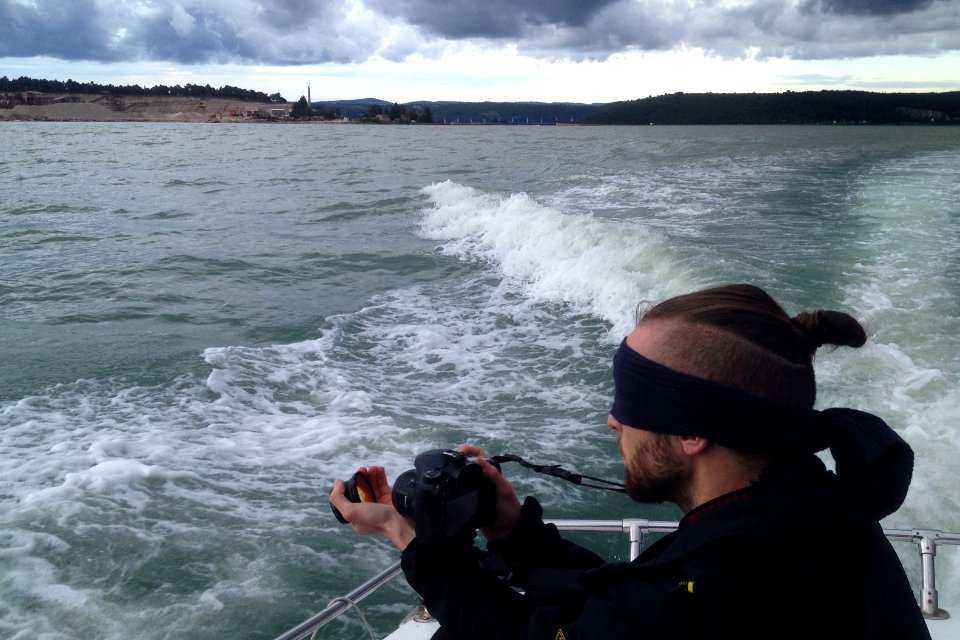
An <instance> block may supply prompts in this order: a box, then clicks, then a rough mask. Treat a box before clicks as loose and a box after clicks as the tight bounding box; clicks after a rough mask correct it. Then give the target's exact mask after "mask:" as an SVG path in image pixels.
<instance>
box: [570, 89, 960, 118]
mask: <svg viewBox="0 0 960 640" xmlns="http://www.w3.org/2000/svg"><path fill="white" fill-rule="evenodd" d="M582 122H583V123H584V124H641V125H643V124H906V123H913V124H960V91H951V92H945V93H873V92H869V91H798V92H794V91H787V92H785V93H673V94H669V95H663V96H657V97H651V98H644V99H642V100H631V101H627V102H613V103H610V104H607V105H604V106H602V107H600V108H598V109H596V110H594V111H593V112H591V113H589V114H587V115H585V116H584V118H583V120H582Z"/></svg>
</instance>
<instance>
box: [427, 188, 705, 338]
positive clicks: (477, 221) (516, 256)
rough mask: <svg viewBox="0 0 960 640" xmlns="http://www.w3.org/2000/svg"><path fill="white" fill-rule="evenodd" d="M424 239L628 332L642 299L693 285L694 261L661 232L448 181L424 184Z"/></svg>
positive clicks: (520, 195)
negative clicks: (484, 263) (427, 202)
mask: <svg viewBox="0 0 960 640" xmlns="http://www.w3.org/2000/svg"><path fill="white" fill-rule="evenodd" d="M423 193H425V194H426V195H428V196H429V197H430V201H431V204H432V206H431V207H428V208H427V209H425V211H424V219H423V223H422V226H421V231H422V233H423V235H424V236H426V237H428V238H431V239H435V240H442V241H444V245H443V251H444V253H446V254H450V255H457V256H459V257H461V258H463V259H467V260H470V259H474V260H484V261H487V262H489V263H491V264H494V265H496V267H497V269H498V270H499V271H501V272H502V273H503V274H504V275H505V276H506V277H507V278H510V279H513V280H515V281H517V282H520V283H522V286H523V288H524V292H525V294H526V295H527V296H529V297H531V298H532V299H536V300H543V301H562V302H566V303H570V304H572V305H574V306H575V307H577V308H579V309H582V310H585V311H588V312H589V313H591V314H593V315H594V316H596V317H598V318H602V319H603V320H606V321H607V322H608V323H610V325H611V326H612V329H611V333H612V335H615V336H622V335H623V334H625V333H627V332H628V331H629V330H630V329H631V327H632V320H633V315H634V313H633V312H634V308H635V305H636V303H637V302H638V301H639V300H644V299H647V300H657V299H660V298H663V297H666V296H669V295H673V294H676V293H680V292H682V291H685V290H688V289H690V288H691V287H692V286H693V281H692V277H691V266H690V264H689V263H688V262H684V261H683V260H682V259H680V258H678V255H677V253H676V252H675V251H674V248H673V247H671V246H670V245H668V244H667V242H666V240H665V239H664V238H663V237H662V236H661V235H660V234H658V233H657V232H655V231H652V230H650V229H649V228H647V227H644V226H640V225H638V224H632V223H629V222H620V221H603V220H599V219H596V218H594V217H593V216H590V215H587V214H564V213H561V212H560V211H557V210H556V209H553V208H550V207H546V206H543V205H540V204H538V203H537V202H535V201H534V200H533V199H531V198H530V197H529V196H527V195H526V194H523V193H516V194H512V195H510V196H506V197H504V196H500V195H493V194H486V193H483V192H480V191H478V190H476V189H473V188H471V187H467V186H463V185H460V184H457V183H454V182H450V181H446V182H441V183H438V184H433V185H431V186H429V187H426V188H424V189H423Z"/></svg>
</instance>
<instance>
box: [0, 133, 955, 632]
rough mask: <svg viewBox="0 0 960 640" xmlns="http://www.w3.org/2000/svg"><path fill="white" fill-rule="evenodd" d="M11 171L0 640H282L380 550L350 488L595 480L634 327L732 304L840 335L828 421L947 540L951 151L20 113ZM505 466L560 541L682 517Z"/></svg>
mask: <svg viewBox="0 0 960 640" xmlns="http://www.w3.org/2000/svg"><path fill="white" fill-rule="evenodd" d="M0 150H2V152H0V332H2V336H3V338H2V347H0V349H2V351H0V635H2V636H3V637H9V638H23V639H25V638H48V639H58V640H59V639H67V638H70V639H73V638H77V639H79V638H105V639H120V638H129V637H138V638H143V639H160V638H218V637H232V638H273V637H275V636H276V635H278V634H279V633H280V632H282V631H284V630H285V629H287V628H288V627H290V626H292V625H293V624H295V623H297V622H299V621H300V620H302V619H303V618H305V617H307V616H308V615H309V614H310V613H312V612H314V611H316V610H319V609H320V608H322V607H323V606H324V605H325V604H326V603H327V602H328V601H329V600H330V599H331V598H333V597H334V596H337V595H342V594H343V593H345V592H346V591H348V590H349V589H350V588H352V587H353V586H355V584H356V583H358V582H359V581H360V580H361V579H363V578H365V577H366V576H369V575H371V574H372V573H373V572H375V571H376V570H378V569H379V568H381V567H383V566H386V564H387V563H388V562H389V561H390V560H391V559H392V558H393V557H394V556H395V554H394V552H393V550H392V549H391V548H390V547H389V545H388V544H387V543H385V542H381V541H376V540H371V539H363V538H359V537H356V536H354V535H352V534H351V533H350V532H349V529H347V528H346V527H340V526H339V525H338V524H337V523H336V521H335V520H334V519H333V517H332V515H331V514H330V511H329V508H328V505H327V502H326V495H327V493H328V491H329V486H330V484H331V483H332V481H333V479H334V478H336V477H343V476H346V475H347V474H349V473H351V472H352V471H353V470H354V469H355V468H356V467H357V466H358V465H360V464H364V463H374V462H384V463H386V464H387V466H388V470H390V471H391V476H392V477H394V476H395V475H396V474H399V473H400V472H401V471H403V470H405V469H407V468H409V467H410V465H411V463H412V459H413V456H414V455H415V453H417V452H419V451H421V450H424V449H427V448H435V447H441V446H449V445H455V444H459V443H462V442H466V441H470V442H475V443H478V444H481V445H483V446H484V447H486V448H487V449H488V451H490V452H492V453H507V452H509V453H519V454H522V455H524V456H525V457H527V458H528V459H530V460H534V461H540V462H556V463H562V464H564V465H565V466H567V467H568V468H572V469H576V470H579V471H582V472H585V473H590V474H592V475H600V476H604V477H610V478H619V477H620V476H621V474H622V471H621V468H620V465H619V464H618V463H617V452H616V446H615V443H614V441H613V438H612V436H611V435H610V433H609V431H608V430H607V429H606V428H605V427H604V419H605V414H606V409H607V406H608V403H609V397H610V391H611V383H610V379H609V368H608V366H609V364H608V363H609V358H610V355H611V354H612V351H613V349H614V348H615V346H616V344H617V342H618V341H619V339H620V338H621V337H622V335H623V334H625V333H626V332H627V331H628V330H629V329H630V327H631V324H632V316H633V310H634V307H635V305H636V304H637V302H639V301H640V300H644V299H657V298H660V297H663V296H666V295H671V294H676V293H680V292H683V291H687V290H690V289H693V288H699V287H702V286H706V285H711V284H719V283H723V282H730V281H745V282H753V283H756V284H759V285H761V286H764V287H765V288H767V289H768V290H769V291H770V292H771V293H772V294H774V296H775V297H777V298H778V299H779V300H781V301H782V302H783V303H784V305H785V306H786V307H787V309H788V310H789V311H791V312H793V313H796V312H798V311H800V310H803V309H807V308H817V307H827V308H831V307H832V308H841V309H845V310H848V311H851V312H852V313H854V315H856V316H858V317H859V318H861V319H862V320H863V321H864V323H865V324H866V325H867V326H868V330H869V333H870V338H871V339H870V341H869V342H868V345H867V346H866V347H864V348H863V349H860V350H858V351H849V350H847V351H837V352H835V353H829V352H827V353H822V354H821V355H820V358H819V361H818V372H819V381H820V402H819V404H820V406H836V405H846V406H854V407H857V408H862V409H866V410H870V411H874V412H876V413H879V414H881V415H882V416H883V417H885V418H886V419H887V420H888V421H889V422H890V423H891V424H892V425H893V426H894V427H895V428H896V429H897V430H898V431H899V432H900V433H901V434H902V435H903V436H904V437H905V438H906V439H907V440H908V441H909V442H910V443H911V444H912V445H913V447H914V448H915V450H916V452H917V459H918V461H917V469H916V473H915V480H914V485H913V487H912V489H911V492H910V495H909V496H908V500H907V504H906V505H905V507H904V508H903V509H902V510H901V511H900V512H899V513H897V514H896V515H894V516H892V517H891V518H890V520H889V522H886V523H885V524H886V525H888V526H897V527H901V526H904V527H909V526H915V525H922V526H926V527H931V528H942V529H947V530H951V531H958V530H960V504H958V500H957V497H956V492H955V491H954V483H955V479H956V478H957V477H958V472H960V462H958V461H960V455H958V454H960V430H958V424H960V392H958V391H957V388H958V381H960V320H958V318H960V284H958V283H960V204H958V203H960V128H872V127H862V128H838V127H770V128H764V127H719V128H712V127H702V128H684V127H644V128H639V127H638V128H586V127H544V128H539V127H518V128H512V127H510V128H508V127H373V126H368V127H356V126H254V125H236V126H234V125H217V126H212V125H165V124H129V125H128V124H80V123H63V124H47V123H8V124H3V125H0ZM507 472H508V473H510V474H511V477H513V478H514V479H515V481H516V484H517V485H518V490H519V491H520V492H521V493H536V494H537V495H539V496H541V498H542V501H543V502H544V504H545V507H546V509H547V511H548V514H549V515H552V516H556V517H592V516H597V517H599V516H612V515H633V516H647V517H676V515H677V514H676V513H675V512H673V511H672V510H671V509H669V508H653V507H643V506H636V505H631V504H629V503H627V502H625V501H624V499H623V498H621V497H619V496H613V495H611V496H607V495H600V496H598V495H597V494H595V493H589V492H587V491H586V490H583V489H578V488H575V487H571V488H568V487H567V486H565V485H564V486H560V485H559V484H558V483H557V482H556V481H552V480H549V479H540V478H537V477H533V476H531V474H529V473H528V472H524V471H521V470H518V469H509V468H508V469H507ZM619 542H620V541H618V543H619ZM598 544H601V543H598ZM621 546H622V545H621ZM607 548H608V550H611V551H612V550H616V551H617V552H621V551H623V549H621V548H620V546H617V543H610V544H609V546H608V547H607ZM906 552H907V553H908V554H912V553H913V552H912V549H907V550H906ZM955 556H956V554H955V553H954V552H953V550H952V549H949V548H948V549H944V550H943V551H941V553H940V555H939V557H938V560H939V561H940V562H941V563H943V564H942V565H938V566H942V567H944V568H942V569H940V571H939V572H938V579H939V581H940V586H941V589H946V590H949V589H952V590H954V593H956V592H957V590H958V589H960V581H958V580H957V579H955V577H951V576H949V575H948V572H950V571H952V572H953V573H954V574H956V573H957V567H958V564H960V562H958V559H957V558H956V557H955ZM908 557H912V556H908ZM410 602H412V594H411V593H410V592H409V590H408V589H406V587H405V586H404V585H402V584H398V585H396V586H395V587H393V588H392V590H390V591H389V592H388V593H385V594H383V595H382V596H379V597H378V599H376V600H374V601H371V602H370V603H369V605H368V607H366V609H367V613H368V615H370V616H371V618H372V620H373V621H374V623H375V625H377V626H379V627H380V628H381V630H385V629H386V628H387V627H389V626H390V623H391V622H392V621H394V620H396V619H397V618H398V617H399V616H401V615H402V614H403V613H404V612H405V611H406V609H407V608H408V605H409V604H410ZM330 633H331V634H332V635H333V636H334V637H343V638H353V637H362V635H363V632H362V630H361V627H360V623H359V619H358V618H356V617H353V618H352V619H348V620H347V621H346V623H345V624H343V625H341V626H338V627H337V628H334V629H331V632H330Z"/></svg>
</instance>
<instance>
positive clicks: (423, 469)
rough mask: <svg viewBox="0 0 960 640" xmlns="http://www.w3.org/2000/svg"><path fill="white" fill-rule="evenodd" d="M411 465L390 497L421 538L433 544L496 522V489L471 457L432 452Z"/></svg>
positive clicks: (400, 477) (440, 451) (446, 450)
mask: <svg viewBox="0 0 960 640" xmlns="http://www.w3.org/2000/svg"><path fill="white" fill-rule="evenodd" d="M413 466H414V468H413V469H410V470H409V471H406V472H404V473H402V474H400V476H399V477H398V478H397V480H396V482H394V484H393V492H392V499H393V506H394V507H395V508H396V509H397V511H399V512H400V513H401V514H403V515H405V516H407V517H409V518H413V521H414V526H415V528H416V534H417V539H418V540H420V541H421V542H423V543H424V544H435V543H438V542H443V541H446V540H451V539H453V538H456V537H457V536H460V535H461V534H472V533H473V532H474V531H475V530H476V529H477V528H478V527H482V526H484V525H487V524H491V523H492V522H493V519H494V516H495V515H496V509H495V504H494V502H495V497H496V491H495V489H494V486H493V484H492V483H491V482H490V481H489V480H487V479H486V478H485V477H484V475H483V469H482V468H481V467H480V465H479V464H477V463H476V462H474V461H472V460H471V459H470V457H469V456H468V455H466V454H464V453H461V452H460V451H455V450H452V449H433V450H431V451H425V452H423V453H421V454H419V455H418V456H417V457H416V458H415V459H414V461H413ZM494 466H497V468H498V469H499V465H496V464H494Z"/></svg>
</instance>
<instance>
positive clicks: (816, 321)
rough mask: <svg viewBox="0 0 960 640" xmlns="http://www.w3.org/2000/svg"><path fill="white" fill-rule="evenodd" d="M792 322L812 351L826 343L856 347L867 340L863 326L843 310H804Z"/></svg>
mask: <svg viewBox="0 0 960 640" xmlns="http://www.w3.org/2000/svg"><path fill="white" fill-rule="evenodd" d="M790 324H791V325H792V326H793V328H794V331H795V332H796V333H797V335H799V336H800V338H801V340H803V342H804V343H805V344H806V345H807V346H808V348H809V350H810V352H811V353H812V352H814V351H816V350H817V349H819V348H820V347H822V346H823V345H825V344H831V345H834V346H838V347H855V348H856V347H862V346H863V345H864V343H865V342H866V341H867V332H866V331H864V329H863V326H862V325H861V324H860V323H859V322H857V320H856V319H855V318H854V317H853V316H851V315H849V314H847V313H843V312H842V311H827V310H826V309H818V310H816V311H804V312H803V313H799V314H797V315H796V316H795V317H793V318H791V319H790Z"/></svg>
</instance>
